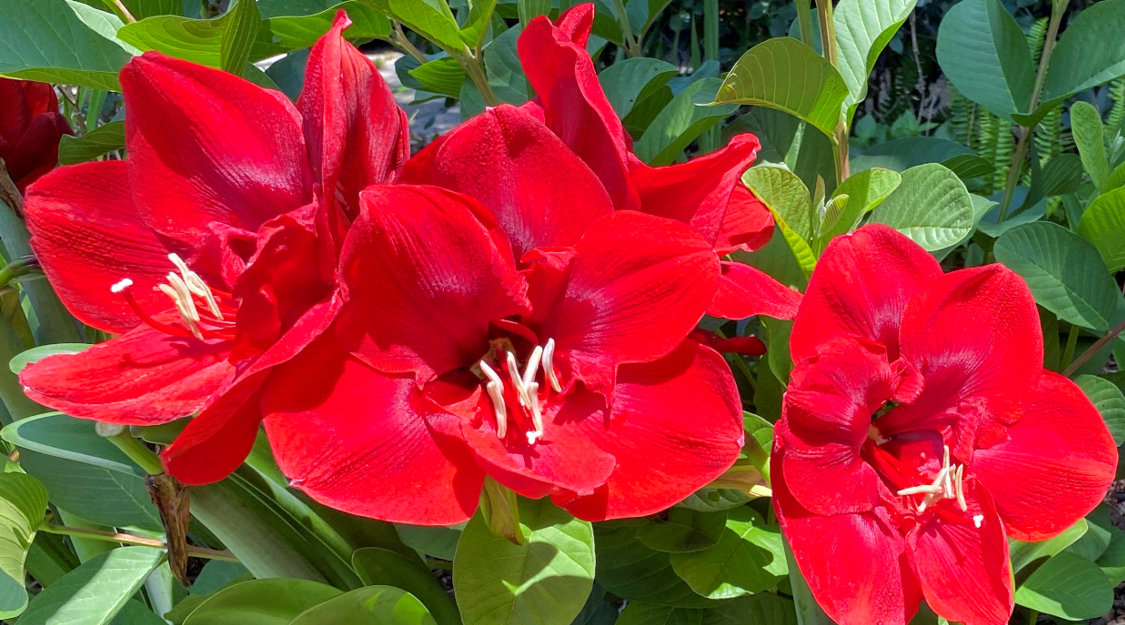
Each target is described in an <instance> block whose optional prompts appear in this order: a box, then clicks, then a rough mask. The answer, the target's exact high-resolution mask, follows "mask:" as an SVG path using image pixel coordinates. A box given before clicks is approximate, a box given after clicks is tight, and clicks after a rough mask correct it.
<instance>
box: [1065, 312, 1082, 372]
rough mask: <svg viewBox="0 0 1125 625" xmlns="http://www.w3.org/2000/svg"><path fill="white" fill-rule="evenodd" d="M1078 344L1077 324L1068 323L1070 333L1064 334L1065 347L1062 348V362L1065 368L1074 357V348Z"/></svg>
mask: <svg viewBox="0 0 1125 625" xmlns="http://www.w3.org/2000/svg"><path fill="white" fill-rule="evenodd" d="M1077 345H1078V326H1076V325H1074V324H1073V323H1072V324H1070V333H1069V334H1067V335H1066V348H1065V349H1064V350H1063V355H1062V362H1064V363H1066V365H1067V369H1069V368H1070V366H1069V365H1070V363H1071V360H1073V359H1074V348H1075V347H1077Z"/></svg>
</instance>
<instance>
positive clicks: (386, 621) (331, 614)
mask: <svg viewBox="0 0 1125 625" xmlns="http://www.w3.org/2000/svg"><path fill="white" fill-rule="evenodd" d="M324 623H348V625H365V624H366V625H434V618H433V617H432V616H430V613H429V612H428V611H427V610H426V606H424V605H422V602H421V601H419V600H418V599H417V598H416V597H415V596H414V595H412V594H410V593H408V592H406V591H405V590H401V589H399V588H392V587H390V586H367V587H366V588H359V589H357V590H353V591H351V592H348V593H344V594H342V595H340V596H339V597H335V598H333V599H329V600H328V601H325V602H324V603H322V604H320V605H317V606H315V607H312V608H309V609H308V610H306V611H305V612H303V613H301V615H300V616H298V617H297V618H295V619H293V620H292V621H291V622H290V623H289V625H323V624H324Z"/></svg>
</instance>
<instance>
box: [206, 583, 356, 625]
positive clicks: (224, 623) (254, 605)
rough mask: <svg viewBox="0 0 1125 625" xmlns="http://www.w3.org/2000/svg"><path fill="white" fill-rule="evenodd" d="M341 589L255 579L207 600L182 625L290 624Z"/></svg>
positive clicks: (227, 589)
mask: <svg viewBox="0 0 1125 625" xmlns="http://www.w3.org/2000/svg"><path fill="white" fill-rule="evenodd" d="M342 594H343V593H342V592H340V590H338V589H336V588H333V587H331V586H327V585H325V584H320V583H318V582H313V581H309V580H306V579H282V578H275V579H254V580H250V581H248V582H242V583H240V584H235V585H233V586H229V587H227V588H224V589H223V590H220V591H218V592H216V593H215V594H213V595H211V596H210V597H208V599H207V600H206V601H204V602H203V603H202V604H200V605H199V607H198V608H196V609H195V611H194V612H192V613H191V616H189V617H188V618H187V620H186V621H184V625H289V623H290V622H292V621H293V619H295V618H297V617H298V616H300V615H301V613H302V612H304V611H305V610H308V609H309V608H312V607H313V606H316V605H320V604H322V603H324V602H325V601H328V600H329V599H333V598H335V597H339V596H340V595H342Z"/></svg>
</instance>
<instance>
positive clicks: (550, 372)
mask: <svg viewBox="0 0 1125 625" xmlns="http://www.w3.org/2000/svg"><path fill="white" fill-rule="evenodd" d="M554 360H555V339H547V344H546V345H544V346H543V374H544V375H545V376H546V377H547V382H549V383H550V384H551V388H552V389H554V391H555V392H556V393H561V392H562V385H561V384H559V379H558V377H556V376H555V365H554Z"/></svg>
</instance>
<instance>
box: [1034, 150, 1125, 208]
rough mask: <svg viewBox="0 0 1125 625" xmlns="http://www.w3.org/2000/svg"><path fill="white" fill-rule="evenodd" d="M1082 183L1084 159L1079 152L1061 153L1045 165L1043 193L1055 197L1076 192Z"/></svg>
mask: <svg viewBox="0 0 1125 625" xmlns="http://www.w3.org/2000/svg"><path fill="white" fill-rule="evenodd" d="M1123 173H1125V172H1123ZM1080 184H1082V159H1081V158H1080V157H1079V156H1078V155H1077V154H1060V155H1058V156H1056V157H1055V158H1052V159H1051V160H1049V161H1047V164H1046V165H1044V166H1043V195H1046V196H1048V197H1053V196H1056V195H1066V194H1067V193H1074V192H1075V191H1077V190H1078V186H1079V185H1080ZM1107 185H1108V182H1107ZM1109 188H1112V187H1109ZM1109 188H1106V189H1105V190H1107V191H1108V190H1109Z"/></svg>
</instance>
